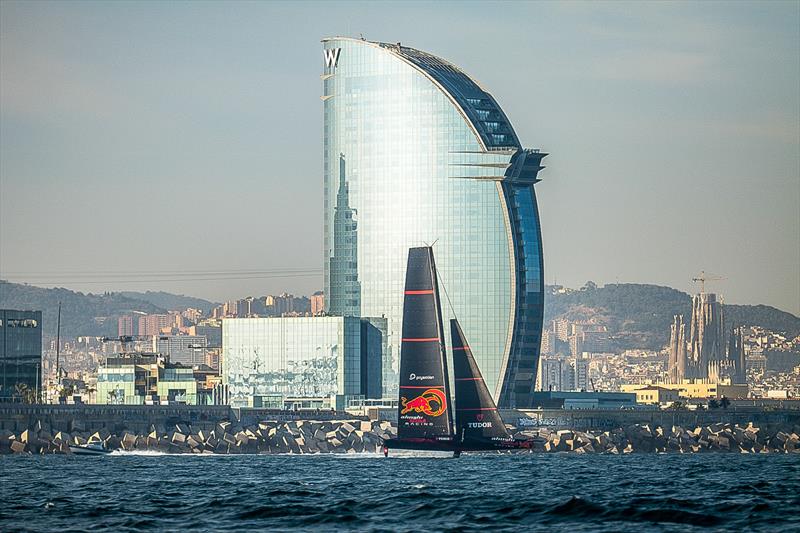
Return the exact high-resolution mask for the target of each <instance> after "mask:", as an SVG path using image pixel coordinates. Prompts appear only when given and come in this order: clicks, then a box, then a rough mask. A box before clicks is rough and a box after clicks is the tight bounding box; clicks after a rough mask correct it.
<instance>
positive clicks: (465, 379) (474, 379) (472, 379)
mask: <svg viewBox="0 0 800 533" xmlns="http://www.w3.org/2000/svg"><path fill="white" fill-rule="evenodd" d="M456 381H483V378H456Z"/></svg>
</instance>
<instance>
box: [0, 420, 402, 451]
mask: <svg viewBox="0 0 800 533" xmlns="http://www.w3.org/2000/svg"><path fill="white" fill-rule="evenodd" d="M356 427H358V428H359V429H356ZM395 434H396V430H395V428H393V427H392V426H391V424H390V423H389V422H385V421H384V422H381V421H375V422H364V421H350V420H339V421H335V420H333V421H314V420H299V421H289V422H277V421H268V420H265V421H261V422H259V423H257V424H252V425H247V426H242V425H240V424H238V423H236V422H231V421H221V422H219V423H217V424H216V425H215V427H214V429H211V430H206V429H199V430H196V431H195V430H194V429H193V428H192V426H191V424H188V423H181V424H176V425H175V426H174V427H172V428H170V430H169V431H161V432H159V431H158V430H155V429H154V430H153V431H151V432H150V433H148V434H146V435H139V434H136V432H134V431H131V430H127V429H124V430H122V431H120V432H119V433H118V434H117V433H111V432H109V431H108V430H106V429H100V430H98V431H94V432H92V433H88V432H80V431H78V432H73V433H71V434H70V433H66V432H57V433H56V434H55V435H51V434H50V433H48V432H47V430H46V429H44V428H43V427H42V426H41V425H40V424H34V425H33V427H31V428H27V429H25V430H23V431H21V432H19V433H14V432H11V431H7V430H4V431H2V432H1V433H0V454H3V453H5V454H9V453H16V454H20V453H29V454H51V453H70V452H69V446H70V445H83V444H86V443H88V442H101V443H103V444H104V445H105V447H106V448H107V449H109V450H124V451H133V450H154V451H160V452H164V453H178V454H180V453H222V454H235V453H293V454H307V453H362V452H367V453H375V452H377V451H379V450H380V448H381V445H382V443H383V439H385V438H389V437H391V436H394V435H395Z"/></svg>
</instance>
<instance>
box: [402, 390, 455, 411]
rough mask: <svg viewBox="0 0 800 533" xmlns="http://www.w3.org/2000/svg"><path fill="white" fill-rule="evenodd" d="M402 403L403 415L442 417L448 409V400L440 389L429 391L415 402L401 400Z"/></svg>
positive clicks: (414, 400) (415, 399)
mask: <svg viewBox="0 0 800 533" xmlns="http://www.w3.org/2000/svg"><path fill="white" fill-rule="evenodd" d="M400 402H401V404H402V406H403V410H402V411H400V414H401V415H404V414H406V413H422V414H425V415H428V416H440V415H441V414H442V413H444V411H445V409H447V398H446V397H445V395H444V392H443V391H441V390H439V389H427V390H426V391H425V392H423V393H422V394H420V395H419V396H417V397H416V398H414V399H413V400H407V399H406V398H400Z"/></svg>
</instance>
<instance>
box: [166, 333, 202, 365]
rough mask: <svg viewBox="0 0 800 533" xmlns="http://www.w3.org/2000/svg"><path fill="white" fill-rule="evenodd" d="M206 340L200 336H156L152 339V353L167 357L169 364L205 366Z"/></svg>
mask: <svg viewBox="0 0 800 533" xmlns="http://www.w3.org/2000/svg"><path fill="white" fill-rule="evenodd" d="M207 347H208V339H206V337H205V336H202V335H158V336H156V337H153V351H154V352H157V353H160V354H161V355H165V356H167V358H168V359H169V362H170V363H180V364H182V365H184V366H199V365H204V364H206V349H207Z"/></svg>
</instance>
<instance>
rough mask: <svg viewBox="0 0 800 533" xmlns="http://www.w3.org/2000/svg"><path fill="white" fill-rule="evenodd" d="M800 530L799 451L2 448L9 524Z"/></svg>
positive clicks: (5, 525)
mask: <svg viewBox="0 0 800 533" xmlns="http://www.w3.org/2000/svg"><path fill="white" fill-rule="evenodd" d="M708 528H711V529H713V530H729V531H740V530H745V529H748V530H764V531H800V455H796V454H795V455H781V456H779V455H739V454H722V453H720V454H702V455H701V454H698V455H655V454H647V455H645V454H632V455H625V456H612V455H567V454H513V455H499V454H487V455H479V454H464V455H463V456H462V457H461V458H459V459H452V458H448V459H443V458H427V457H392V456H390V457H389V458H384V457H383V456H382V455H375V454H372V455H366V454H363V455H305V456H286V455H283V456H277V455H272V456H270V455H250V456H243V455H204V456H197V455H194V456H193V455H158V454H144V455H139V454H125V453H120V454H112V455H109V456H104V457H74V456H56V455H54V456H44V457H32V456H5V457H0V531H59V532H61V531H87V530H91V531H102V530H113V531H142V530H169V531H176V530H184V531H247V530H286V531H290V530H295V531H297V530H302V531H308V530H318V531H330V530H345V529H348V530H359V531H371V530H372V531H387V530H388V531H422V530H427V531H441V530H451V531H479V530H480V531H498V530H505V531H519V530H528V531H529V530H537V529H541V530H566V531H622V530H627V531H687V530H693V529H696V530H700V529H708Z"/></svg>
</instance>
